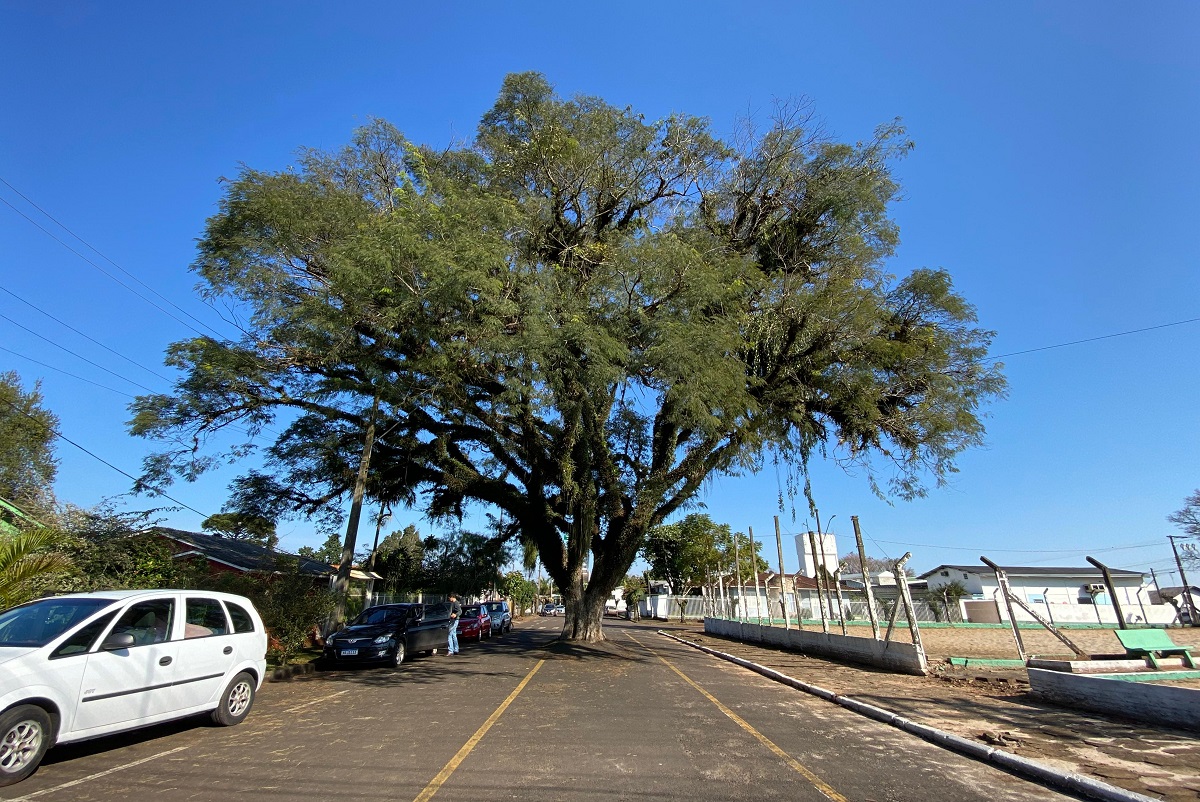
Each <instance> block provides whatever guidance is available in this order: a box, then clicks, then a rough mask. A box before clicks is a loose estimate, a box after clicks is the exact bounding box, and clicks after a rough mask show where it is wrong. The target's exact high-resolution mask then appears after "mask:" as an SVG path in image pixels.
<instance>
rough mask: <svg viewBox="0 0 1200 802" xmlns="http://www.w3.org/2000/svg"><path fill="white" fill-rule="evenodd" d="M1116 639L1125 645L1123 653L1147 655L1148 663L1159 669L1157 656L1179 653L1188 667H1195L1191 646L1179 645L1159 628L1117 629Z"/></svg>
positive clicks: (1139, 655)
mask: <svg viewBox="0 0 1200 802" xmlns="http://www.w3.org/2000/svg"><path fill="white" fill-rule="evenodd" d="M1116 633H1117V640H1119V641H1121V645H1122V646H1124V647H1125V653H1126V654H1127V655H1129V656H1130V657H1147V658H1149V659H1150V665H1152V666H1154V667H1155V668H1158V669H1161V666H1159V664H1158V658H1160V657H1170V656H1172V655H1180V656H1181V657H1183V662H1184V664H1185V665H1186V666H1187V667H1188V668H1195V667H1196V661H1195V660H1193V659H1192V651H1191V650H1192V647H1191V646H1180V645H1179V644H1177V643H1176V642H1175V641H1173V640H1171V636H1170V635H1168V634H1167V633H1166V631H1164V630H1161V629H1118V630H1116Z"/></svg>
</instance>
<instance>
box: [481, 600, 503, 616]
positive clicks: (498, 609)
mask: <svg viewBox="0 0 1200 802" xmlns="http://www.w3.org/2000/svg"><path fill="white" fill-rule="evenodd" d="M483 607H484V609H485V610H487V611H488V612H489V613H502V612H504V603H503V602H492V603H491V604H485V605H484V606H483Z"/></svg>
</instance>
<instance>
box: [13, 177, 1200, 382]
mask: <svg viewBox="0 0 1200 802" xmlns="http://www.w3.org/2000/svg"><path fill="white" fill-rule="evenodd" d="M0 180H3V179H0ZM1188 323H1200V317H1193V318H1188V319H1187V320H1176V321H1175V322H1174V323H1162V324H1159V325H1157V326H1147V327H1145V328H1142V329H1130V330H1129V331H1119V332H1117V333H1116V334H1101V335H1100V336H1099V337H1087V338H1086V339H1083V340H1072V341H1071V342H1068V343H1057V344H1055V345H1043V346H1041V347H1039V348H1027V349H1025V350H1024V351H1012V352H1010V353H1007V354H1000V355H999V356H989V357H986V358H987V359H988V360H989V361H992V362H994V361H996V360H998V359H1005V358H1007V357H1010V356H1021V355H1023V354H1033V353H1037V352H1038V351H1050V350H1052V349H1055V348H1066V347H1067V346H1070V345H1082V344H1083V343H1094V342H1096V341H1098V340H1111V339H1112V338H1114V337H1127V336H1128V335H1130V334H1141V333H1143V332H1147V331H1156V330H1158V329H1168V328H1171V327H1172V326H1183V325H1186V324H1188Z"/></svg>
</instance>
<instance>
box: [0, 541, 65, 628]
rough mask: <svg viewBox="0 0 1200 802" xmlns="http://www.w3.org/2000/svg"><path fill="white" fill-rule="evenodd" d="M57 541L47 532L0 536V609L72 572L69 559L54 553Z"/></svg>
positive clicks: (34, 594) (31, 594) (57, 552)
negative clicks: (48, 581) (47, 581)
mask: <svg viewBox="0 0 1200 802" xmlns="http://www.w3.org/2000/svg"><path fill="white" fill-rule="evenodd" d="M59 540H60V537H59V535H58V533H56V532H54V531H52V530H49V529H32V530H28V531H24V532H17V533H16V534H13V535H5V536H0V609H8V608H9V607H12V606H14V605H17V604H21V603H22V602H25V601H28V600H29V599H32V598H34V597H35V596H37V595H38V592H39V590H40V586H41V584H42V583H44V582H45V581H46V580H47V579H49V578H51V577H54V576H56V575H60V574H66V573H69V572H71V571H73V570H74V565H73V564H72V562H71V559H70V557H68V556H67V555H66V554H63V553H62V552H60V551H56V550H55V546H56V545H57V544H58V542H59Z"/></svg>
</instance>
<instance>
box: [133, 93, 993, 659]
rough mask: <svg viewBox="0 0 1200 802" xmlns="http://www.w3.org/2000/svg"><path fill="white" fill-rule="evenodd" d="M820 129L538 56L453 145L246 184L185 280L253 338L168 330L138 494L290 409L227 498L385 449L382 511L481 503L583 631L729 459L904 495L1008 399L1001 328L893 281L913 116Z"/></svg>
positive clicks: (331, 470)
mask: <svg viewBox="0 0 1200 802" xmlns="http://www.w3.org/2000/svg"><path fill="white" fill-rule="evenodd" d="M810 123H811V121H810V119H809V117H808V116H807V115H805V114H803V113H798V112H796V111H788V110H786V109H785V110H781V111H780V113H778V114H777V115H776V117H775V118H774V119H773V120H772V121H771V122H770V123H769V124H767V125H766V126H765V127H764V128H763V130H761V131H756V130H753V129H751V128H750V127H747V128H746V129H745V130H744V131H743V132H742V134H741V135H740V136H738V137H737V138H736V139H735V141H733V142H730V143H727V142H723V141H720V140H718V139H717V138H716V137H715V136H714V134H713V133H712V131H711V130H710V127H709V125H708V123H707V122H706V121H704V120H701V119H697V118H694V117H687V116H682V115H674V116H670V117H668V118H666V119H663V120H660V121H657V122H650V121H647V120H646V119H645V118H644V117H643V116H642V115H640V114H638V113H637V112H635V111H633V110H632V109H629V108H620V107H617V106H612V105H609V104H608V103H606V102H604V101H603V100H601V99H598V98H594V97H577V98H574V99H563V98H560V97H558V96H557V95H556V94H555V93H554V91H553V89H552V88H551V87H550V85H549V84H548V83H547V82H546V80H545V79H544V78H543V77H541V76H540V75H536V74H531V73H525V74H517V75H511V76H509V77H508V78H507V79H506V80H505V82H504V85H503V88H502V90H501V92H500V96H499V98H498V99H497V101H496V103H495V105H494V106H493V107H492V109H491V110H490V111H488V112H487V113H486V114H485V115H484V116H483V118H482V121H481V122H480V124H479V128H478V131H477V134H476V137H475V139H474V141H473V142H472V143H470V144H469V145H466V146H463V147H459V148H452V149H448V150H442V151H435V150H432V149H430V148H426V147H421V146H419V145H416V144H414V143H411V142H409V141H407V140H405V139H404V138H403V136H402V135H401V134H400V133H399V132H398V131H396V130H395V129H394V128H393V127H392V126H390V125H388V124H386V123H383V122H376V123H373V124H371V125H369V126H367V127H366V128H364V129H362V130H360V131H358V132H357V133H356V134H355V136H354V138H353V139H352V141H351V143H350V144H349V145H348V146H347V147H346V148H345V149H343V150H342V151H341V152H337V153H330V154H326V153H317V152H305V153H303V154H302V156H301V158H300V159H299V163H298V165H297V167H296V168H295V169H289V170H287V171H284V172H278V173H267V172H259V171H256V170H253V169H249V168H247V169H244V170H243V171H242V172H241V173H240V175H238V176H237V177H236V178H235V179H232V180H230V181H228V182H227V183H226V191H225V196H224V198H223V200H222V201H221V204H220V208H219V210H218V212H217V214H216V215H215V216H214V217H213V218H212V219H211V220H209V222H208V226H207V230H206V232H205V234H204V236H203V238H202V239H201V241H200V246H199V257H198V259H197V261H196V264H195V269H196V271H197V272H198V274H199V276H200V279H201V282H202V286H203V288H204V292H205V294H206V295H207V296H209V297H210V298H211V299H212V300H215V301H220V302H222V303H225V304H227V305H230V306H231V307H232V308H234V309H235V310H236V311H237V312H238V314H239V315H240V320H241V323H242V326H243V328H244V332H245V335H244V336H243V337H242V338H241V339H240V340H238V341H230V342H221V341H216V340H212V339H195V340H189V341H185V342H179V343H176V344H174V345H172V346H171V348H170V351H169V354H168V359H169V361H170V363H171V364H173V365H175V366H177V367H178V368H180V369H181V370H182V371H183V372H184V374H185V378H184V379H183V380H181V381H180V382H179V384H178V385H177V387H176V390H175V392H174V394H172V395H164V396H148V397H143V398H141V399H139V400H138V401H137V402H136V404H135V405H134V410H133V411H134V414H135V416H134V419H133V422H132V428H133V431H134V432H136V433H138V434H141V435H147V436H153V437H160V438H163V439H164V442H171V443H178V444H180V445H179V446H178V447H177V448H175V449H173V450H172V449H168V450H166V451H164V452H163V453H161V454H159V455H158V456H157V457H156V458H154V459H152V460H151V461H150V462H149V463H148V464H147V476H146V479H147V480H148V481H156V480H157V481H165V480H168V479H169V478H172V477H175V476H183V477H191V476H195V475H196V474H198V473H199V472H201V471H203V470H205V469H207V468H208V467H210V466H211V465H213V464H216V463H217V462H218V461H219V459H220V455H218V454H215V453H211V452H209V451H206V450H205V443H206V442H208V441H209V438H210V436H211V435H213V434H214V433H215V432H216V431H217V430H219V429H228V428H229V427H230V426H231V425H236V426H238V427H241V428H243V429H245V430H248V431H250V432H252V433H257V432H260V431H262V427H264V426H265V425H266V424H268V423H270V422H272V421H274V420H276V419H277V416H280V415H282V414H286V415H287V416H288V417H287V418H286V420H287V421H288V424H289V425H288V426H287V428H286V430H285V431H284V432H283V433H282V434H281V435H280V436H279V437H278V438H277V439H276V440H275V441H274V442H273V444H272V445H271V447H270V448H269V450H268V452H267V463H266V468H265V469H264V470H263V471H261V472H258V473H254V474H250V475H247V476H245V477H243V478H242V479H240V480H239V482H238V487H237V488H236V492H237V493H238V494H240V498H242V499H250V498H253V501H254V504H255V509H258V510H260V511H262V514H263V515H264V516H265V517H272V516H273V515H275V514H276V513H279V514H281V515H282V514H297V513H299V514H309V515H311V514H317V513H321V512H326V511H328V510H329V509H331V508H336V507H338V506H339V505H341V504H344V502H345V499H346V498H347V496H348V495H349V494H350V492H351V491H352V490H353V489H354V487H355V483H356V478H357V477H358V476H359V475H360V473H359V469H360V466H362V465H364V464H365V461H364V460H362V459H361V457H362V456H363V455H364V453H365V452H366V449H364V444H365V443H366V442H371V441H373V450H371V451H370V452H369V453H370V462H369V469H368V470H367V471H366V473H365V476H366V481H365V487H363V488H362V489H363V490H364V492H365V493H366V496H367V497H368V498H371V499H375V500H379V501H386V502H387V503H389V504H392V503H407V504H419V505H421V506H423V507H424V508H425V510H426V511H427V512H428V513H429V514H431V515H432V516H434V517H439V516H442V517H446V516H450V517H453V516H456V515H460V514H461V513H462V511H463V509H464V506H465V505H478V506H480V507H482V508H484V509H491V508H494V509H495V510H497V511H498V512H499V517H498V520H499V521H500V522H501V525H500V527H499V532H498V534H497V535H496V536H497V537H499V538H506V539H519V540H522V541H525V542H532V543H533V544H534V545H535V546H536V548H537V551H538V554H539V556H540V558H541V561H542V562H543V564H544V565H545V566H546V568H547V570H548V572H549V573H550V575H551V576H552V577H553V579H554V581H555V583H556V584H557V585H558V587H559V588H561V589H562V591H563V595H564V599H565V602H566V605H567V619H566V625H565V629H564V633H565V636H566V637H568V638H580V639H598V638H600V637H602V634H601V620H602V615H603V609H604V601H605V600H606V599H607V598H608V596H609V594H610V592H611V591H612V589H613V588H614V587H615V586H616V585H618V584H619V583H620V582H621V580H622V578H623V577H624V576H625V574H626V571H627V569H628V568H629V566H630V565H631V563H632V562H633V560H634V558H635V556H636V554H637V552H638V549H639V548H640V547H641V546H642V544H643V542H644V539H645V536H646V533H647V532H648V531H649V530H650V529H651V528H653V527H655V526H657V525H659V524H661V523H663V522H664V521H666V520H667V519H668V517H669V516H672V515H673V514H674V513H675V512H676V511H678V510H680V509H681V507H683V506H684V505H686V504H687V503H688V502H690V501H692V500H693V499H694V498H695V497H696V496H697V494H698V493H699V492H700V491H701V489H702V487H703V486H704V482H705V480H706V479H707V478H709V477H711V476H713V475H714V474H722V473H724V474H735V473H744V472H751V471H754V470H756V469H758V468H759V467H760V466H761V465H762V464H763V461H764V460H766V459H770V460H773V461H776V462H777V463H778V464H780V465H783V466H786V467H787V468H790V469H791V470H792V471H793V472H794V475H795V476H796V477H798V478H801V479H803V477H805V476H806V466H807V464H808V461H809V460H810V458H812V457H814V456H816V457H821V458H823V457H831V458H834V459H837V460H840V461H842V462H843V463H846V464H852V465H854V466H856V467H858V468H859V469H861V470H863V472H864V474H865V475H866V476H867V477H868V481H869V482H871V484H872V486H873V487H876V488H877V489H879V490H880V492H890V493H894V494H896V495H899V496H901V497H912V496H916V495H920V494H921V493H922V492H924V491H923V488H924V485H925V484H927V483H928V482H929V481H930V480H932V481H933V482H934V483H940V482H942V481H944V480H945V479H946V477H947V476H948V474H950V473H951V472H952V471H953V470H954V459H955V457H956V455H958V454H959V453H960V452H961V451H962V450H963V449H965V448H967V447H969V446H972V445H974V444H977V443H979V442H980V441H981V438H982V436H983V426H982V423H981V414H980V408H981V406H982V405H983V404H985V403H986V402H987V401H988V400H989V399H991V398H992V397H994V396H996V395H998V394H999V393H1001V392H1003V379H1002V377H1001V374H1000V373H999V370H998V368H997V367H996V366H995V365H993V364H992V363H990V362H988V361H987V359H986V349H987V345H988V342H989V336H990V335H989V333H988V332H985V331H981V330H979V329H978V328H976V325H975V315H974V310H973V308H972V307H971V306H970V305H969V304H968V303H967V302H966V301H965V300H963V299H962V298H961V297H960V296H959V295H957V294H956V293H955V292H954V291H953V289H952V288H951V283H950V278H949V276H948V275H947V274H946V273H945V272H943V271H940V270H923V269H922V270H916V271H914V272H912V273H909V274H908V275H906V276H905V277H903V278H899V279H896V278H893V277H892V276H890V275H889V274H888V273H887V272H886V270H885V261H886V260H887V258H888V257H889V256H891V255H892V253H893V250H894V248H895V246H896V243H897V230H896V225H895V224H894V222H893V221H892V220H891V219H890V218H889V216H888V212H889V205H890V204H891V203H892V201H894V200H895V199H896V197H897V195H898V193H899V187H898V185H897V183H896V181H895V179H894V178H893V176H892V173H891V162H892V161H893V160H894V158H895V157H897V156H899V155H900V154H901V153H903V152H904V151H906V150H907V149H908V147H909V145H908V143H907V142H906V141H905V139H904V137H903V131H902V130H901V129H900V128H899V127H898V126H896V125H889V126H886V127H884V128H882V129H880V130H879V131H878V132H877V134H876V136H875V137H874V138H872V139H870V140H869V141H866V142H862V143H858V144H843V143H839V142H835V141H831V140H829V139H827V138H825V137H824V136H822V135H821V133H820V131H819V130H818V129H816V128H814V127H812V125H811V124H810ZM880 467H882V470H883V472H884V473H883V474H880V473H879V472H878V471H879V468H880ZM880 475H882V476H884V478H885V481H882V482H878V483H877V482H876V479H875V477H876V476H880ZM360 486H361V485H360ZM272 505H274V506H272ZM589 555H590V557H591V570H590V574H585V570H584V569H585V566H587V564H588V559H589ZM585 575H586V580H585Z"/></svg>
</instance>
